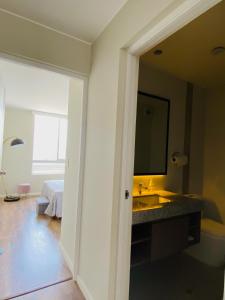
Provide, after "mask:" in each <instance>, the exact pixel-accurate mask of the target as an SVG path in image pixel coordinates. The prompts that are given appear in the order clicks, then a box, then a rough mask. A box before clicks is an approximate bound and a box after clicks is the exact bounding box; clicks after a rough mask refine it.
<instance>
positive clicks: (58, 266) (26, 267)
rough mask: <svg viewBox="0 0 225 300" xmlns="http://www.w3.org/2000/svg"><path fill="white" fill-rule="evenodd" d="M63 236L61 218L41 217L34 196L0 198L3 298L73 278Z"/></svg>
mask: <svg viewBox="0 0 225 300" xmlns="http://www.w3.org/2000/svg"><path fill="white" fill-rule="evenodd" d="M59 236H60V221H58V220H55V219H52V218H50V217H47V216H41V217H37V215H36V211H35V199H34V198H33V199H32V198H31V199H24V200H20V201H18V202H13V203H7V202H3V201H2V200H0V300H2V299H9V298H11V297H15V296H19V295H22V294H24V293H27V292H31V291H34V290H37V289H40V288H43V287H47V286H49V285H52V284H55V283H59V282H62V281H65V280H70V279H71V273H70V271H69V269H68V267H67V265H66V264H65V261H64V259H63V256H62V253H61V251H60V247H59V242H58V240H59ZM54 298H55V297H54ZM29 299H31V298H29ZM32 299H33V298H32ZM34 299H35V298H34ZM38 299H40V298H38ZM41 299H42V298H41ZM49 299H51V298H49ZM55 299H60V298H55ZM63 299H67V298H63ZM68 299H70V298H68ZM71 299H73V298H71ZM75 299H76V298H75ZM77 299H80V298H77Z"/></svg>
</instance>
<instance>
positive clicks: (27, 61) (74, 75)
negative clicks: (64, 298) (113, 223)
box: [0, 52, 89, 281]
mask: <svg viewBox="0 0 225 300" xmlns="http://www.w3.org/2000/svg"><path fill="white" fill-rule="evenodd" d="M0 58H3V59H5V60H8V61H13V62H15V63H18V64H22V65H28V66H33V67H36V68H39V69H42V70H47V71H51V72H55V73H58V74H62V75H66V76H68V77H70V78H71V79H78V80H81V81H82V82H83V106H82V108H83V109H82V122H81V128H80V131H81V140H80V142H79V143H78V144H79V145H80V149H79V153H80V163H79V166H77V168H78V170H79V184H78V186H79V188H78V191H77V199H78V203H77V210H76V215H77V216H78V217H77V220H76V230H75V232H76V235H75V237H73V238H74V245H75V247H74V249H75V253H74V263H72V262H71V260H70V259H69V257H68V255H67V253H66V252H65V249H64V248H63V247H62V245H61V242H60V241H59V244H60V247H61V250H62V253H63V256H64V259H65V261H66V262H67V265H68V267H69V268H70V271H71V272H72V275H73V279H74V280H75V281H77V276H78V272H79V262H80V241H81V216H82V203H83V186H84V167H85V154H86V130H87V129H86V128H87V104H88V79H89V78H88V75H85V74H81V73H79V72H75V71H72V70H70V69H66V68H62V67H60V66H56V65H52V64H48V63H45V62H42V61H39V60H35V59H32V58H27V57H22V56H17V55H13V54H8V53H4V52H0ZM71 238H72V237H71Z"/></svg>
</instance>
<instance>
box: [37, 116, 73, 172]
mask: <svg viewBox="0 0 225 300" xmlns="http://www.w3.org/2000/svg"><path fill="white" fill-rule="evenodd" d="M66 139H67V119H66V118H65V117H59V116H58V115H50V114H41V113H35V114H34V138H33V165H32V173H33V174H62V173H64V168H65V157H66Z"/></svg>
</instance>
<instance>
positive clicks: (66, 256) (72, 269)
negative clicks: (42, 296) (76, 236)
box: [59, 241, 74, 278]
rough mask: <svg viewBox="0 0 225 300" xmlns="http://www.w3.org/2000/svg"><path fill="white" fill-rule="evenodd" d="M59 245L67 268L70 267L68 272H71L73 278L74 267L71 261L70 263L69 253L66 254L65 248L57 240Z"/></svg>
mask: <svg viewBox="0 0 225 300" xmlns="http://www.w3.org/2000/svg"><path fill="white" fill-rule="evenodd" d="M59 247H60V249H61V251H62V254H63V257H64V259H65V261H66V263H67V265H68V268H69V269H70V272H71V273H72V275H73V278H74V267H73V263H72V260H71V259H70V257H69V255H68V254H67V252H66V250H65V248H64V247H63V245H62V243H61V241H60V242H59Z"/></svg>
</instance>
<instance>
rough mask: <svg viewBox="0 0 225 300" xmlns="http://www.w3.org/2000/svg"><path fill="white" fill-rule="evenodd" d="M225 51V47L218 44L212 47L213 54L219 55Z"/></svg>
mask: <svg viewBox="0 0 225 300" xmlns="http://www.w3.org/2000/svg"><path fill="white" fill-rule="evenodd" d="M224 52H225V48H224V47H223V46H218V47H215V48H213V49H212V51H211V53H212V55H217V54H221V53H224Z"/></svg>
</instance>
